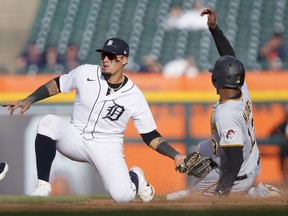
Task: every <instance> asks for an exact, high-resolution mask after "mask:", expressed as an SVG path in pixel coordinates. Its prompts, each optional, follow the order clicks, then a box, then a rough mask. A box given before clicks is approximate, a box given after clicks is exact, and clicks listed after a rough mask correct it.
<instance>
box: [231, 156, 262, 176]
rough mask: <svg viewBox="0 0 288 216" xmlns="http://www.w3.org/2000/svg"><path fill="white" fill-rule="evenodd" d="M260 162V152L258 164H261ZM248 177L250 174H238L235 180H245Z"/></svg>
mask: <svg viewBox="0 0 288 216" xmlns="http://www.w3.org/2000/svg"><path fill="white" fill-rule="evenodd" d="M259 163H260V154H259V157H258V161H257V165H259ZM247 178H248V176H247V174H245V175H242V176H237V177H236V179H235V181H241V180H244V179H247Z"/></svg>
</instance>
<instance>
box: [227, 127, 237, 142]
mask: <svg viewBox="0 0 288 216" xmlns="http://www.w3.org/2000/svg"><path fill="white" fill-rule="evenodd" d="M236 132H237V131H236V130H233V129H229V130H227V131H226V130H224V135H225V138H226V139H227V140H234V139H236V135H235V134H236Z"/></svg>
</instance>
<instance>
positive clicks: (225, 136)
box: [216, 118, 244, 147]
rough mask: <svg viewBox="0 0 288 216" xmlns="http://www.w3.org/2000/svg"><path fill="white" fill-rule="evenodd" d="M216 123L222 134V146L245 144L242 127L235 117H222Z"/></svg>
mask: <svg viewBox="0 0 288 216" xmlns="http://www.w3.org/2000/svg"><path fill="white" fill-rule="evenodd" d="M216 125H217V130H218V133H219V136H220V142H219V145H220V147H233V146H244V140H243V133H242V128H241V126H240V125H239V124H238V123H237V121H236V120H235V118H234V119H233V118H231V119H222V120H220V121H218V123H216Z"/></svg>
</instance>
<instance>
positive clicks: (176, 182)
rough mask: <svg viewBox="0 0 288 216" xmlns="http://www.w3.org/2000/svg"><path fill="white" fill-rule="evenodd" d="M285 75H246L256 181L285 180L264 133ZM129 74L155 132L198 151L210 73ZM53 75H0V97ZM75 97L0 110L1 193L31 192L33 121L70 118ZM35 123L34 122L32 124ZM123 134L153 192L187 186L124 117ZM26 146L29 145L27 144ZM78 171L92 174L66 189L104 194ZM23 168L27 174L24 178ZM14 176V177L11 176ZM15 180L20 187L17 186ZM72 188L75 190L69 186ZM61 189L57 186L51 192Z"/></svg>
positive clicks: (279, 111)
mask: <svg viewBox="0 0 288 216" xmlns="http://www.w3.org/2000/svg"><path fill="white" fill-rule="evenodd" d="M287 72H288V71H282V72H271V71H270V72H247V78H246V80H247V84H248V86H249V88H250V91H251V96H252V99H253V101H254V107H253V112H254V122H255V128H256V136H257V139H258V144H259V146H260V151H261V154H262V171H261V174H260V176H259V178H258V179H257V181H266V182H270V183H275V184H279V183H281V181H282V175H281V170H280V162H279V157H278V153H279V142H278V141H277V140H273V139H272V140H271V139H270V138H269V133H270V131H271V129H272V128H273V127H275V126H276V125H277V124H278V123H279V122H281V120H282V119H283V118H284V116H285V112H286V110H287V108H286V106H287V105H286V104H287V101H288V83H287V80H288V73H287ZM127 75H128V76H129V77H130V78H131V79H132V80H133V81H134V82H135V83H136V84H137V85H138V86H139V88H140V89H142V90H143V92H144V94H145V96H146V98H147V100H148V102H149V104H150V106H151V110H152V112H153V115H154V117H155V120H156V123H157V125H158V129H159V131H160V133H161V134H162V135H163V136H164V137H165V138H166V139H168V141H169V142H170V143H171V144H172V145H173V146H174V147H175V148H177V149H178V150H179V151H181V152H183V153H187V152H191V151H193V150H195V148H196V144H197V143H198V141H199V140H201V139H206V138H209V136H210V128H209V120H210V114H211V111H212V106H213V104H214V102H215V101H216V100H217V95H216V94H215V89H214V87H213V86H212V84H211V81H210V74H209V73H203V74H200V75H199V76H197V77H195V78H183V77H182V78H164V77H163V76H161V75H156V74H149V75H148V74H133V73H127ZM55 76H57V75H31V76H27V75H23V76H22V75H0V102H6V101H14V100H17V99H21V98H23V97H26V96H27V95H28V94H30V93H31V92H32V91H34V90H35V89H36V88H38V87H39V86H40V85H41V84H43V83H45V82H47V81H48V80H50V79H51V78H53V77H55ZM73 97H74V92H72V93H67V94H60V95H57V96H53V97H51V98H49V99H46V100H43V101H41V102H38V103H36V104H35V105H34V106H32V107H31V109H30V110H29V111H27V113H26V114H25V115H23V116H21V117H17V116H13V117H9V116H8V112H7V111H5V109H4V108H1V109H0V115H1V121H0V129H1V131H0V134H1V140H0V149H1V150H0V159H1V160H7V161H8V163H11V166H12V167H11V168H12V169H11V172H10V173H9V175H10V177H9V176H7V177H8V178H7V179H4V180H3V182H1V186H0V193H8V194H23V193H24V194H27V193H29V192H30V191H31V190H32V189H31V188H33V184H34V181H35V177H36V174H35V162H34V159H33V157H34V152H33V151H34V150H33V146H32V147H31V146H30V145H31V143H32V144H33V142H34V140H33V136H35V127H36V125H35V122H36V120H37V119H38V120H39V118H40V117H41V116H43V115H45V114H48V113H55V114H59V115H62V116H63V117H65V118H69V114H70V112H71V108H72V103H73ZM32 122H33V123H34V127H32V126H31V124H32ZM29 125H30V126H29ZM28 126H29V127H28ZM125 135H126V138H125V142H126V145H125V148H124V149H125V154H126V160H127V164H128V166H129V167H131V166H132V165H138V166H141V167H142V168H143V170H144V171H145V173H146V175H147V178H148V179H149V180H150V181H151V183H152V184H153V185H154V186H155V188H156V190H157V193H158V194H166V193H171V192H174V191H178V190H182V189H184V188H185V187H186V185H187V182H188V181H187V179H186V178H185V176H183V175H181V174H178V173H176V172H175V170H174V163H173V161H171V160H170V159H168V158H165V157H162V156H161V155H159V154H157V153H156V152H154V151H153V150H151V149H150V148H148V147H147V146H146V145H145V144H143V142H142V140H141V137H140V136H139V135H138V134H137V131H136V130H135V129H134V127H133V123H132V122H129V124H128V128H127V131H126V134H125ZM27 136H28V137H30V138H27ZM28 146H30V147H29V148H28ZM31 152H32V153H31ZM31 158H32V159H31ZM27 161H29V162H27ZM59 161H61V158H60V159H59ZM67 163H68V164H69V163H71V161H69V162H68V161H66V162H65V163H63V164H67ZM55 166H56V168H57V169H58V171H57V170H56V171H54V173H55V176H54V177H55V178H56V177H57V176H58V177H59V172H61V169H65V170H66V171H67V170H69V169H67V165H66V166H62V168H61V162H58V165H57V162H56V165H55ZM72 166H75V165H73V164H71V166H69V165H68V167H72ZM19 167H20V168H19ZM31 169H32V171H31ZM81 169H82V170H83V172H84V173H83V176H89V179H90V181H89V182H85V180H83V179H78V180H77V179H76V180H75V181H74V182H75V184H78V185H79V181H80V182H82V183H83V181H84V183H83V187H86V189H83V190H81V191H76V192H75V191H72V192H71V190H70V192H69V190H68V191H66V192H67V193H68V192H69V193H76V194H79V193H80V194H83V193H84V194H86V193H88V194H89V193H92V194H95V193H96V194H102V193H105V192H104V189H103V185H102V183H101V180H100V179H99V176H97V173H96V172H94V171H93V170H90V168H89V167H86V166H85V167H82V168H81ZM33 170H34V171H33ZM59 170H60V171H59ZM159 170H161V172H159ZM69 172H70V174H71V175H72V176H73V175H74V176H75V172H77V171H76V170H70V171H69ZM27 173H29V176H28V177H27ZM71 175H70V176H71ZM12 176H14V178H13V179H12V180H9V179H10V178H11V177H12ZM68 176H69V175H68ZM60 177H61V176H60ZM52 179H53V178H52ZM77 182H78V183H77ZM12 183H13V184H12ZM71 184H72V183H71ZM11 185H12V186H13V187H14V188H13V187H12V186H11ZM15 185H18V186H17V187H15ZM84 185H85V186H84ZM2 186H3V187H2ZM54 188H56V186H55V187H54ZM71 188H73V184H72V185H71ZM60 193H61V192H59V191H56V190H55V191H54V194H55V195H57V194H60Z"/></svg>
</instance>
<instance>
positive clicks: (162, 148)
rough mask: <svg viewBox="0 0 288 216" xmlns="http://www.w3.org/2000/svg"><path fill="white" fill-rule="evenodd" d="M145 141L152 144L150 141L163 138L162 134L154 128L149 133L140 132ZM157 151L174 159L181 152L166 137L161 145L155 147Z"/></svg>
mask: <svg viewBox="0 0 288 216" xmlns="http://www.w3.org/2000/svg"><path fill="white" fill-rule="evenodd" d="M140 135H141V137H142V139H143V141H144V142H145V143H146V144H147V145H148V146H150V143H151V141H152V140H154V139H156V138H162V136H161V134H160V133H159V132H158V131H157V130H153V131H151V132H149V133H145V134H140ZM155 150H156V151H157V152H159V153H160V154H162V155H165V156H167V157H169V158H171V159H174V158H175V156H176V155H177V154H179V152H178V151H176V150H175V149H174V148H173V147H172V146H171V145H169V143H168V142H167V141H165V140H164V139H163V140H162V141H161V142H160V143H159V145H158V146H157V147H156V149H155Z"/></svg>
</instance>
